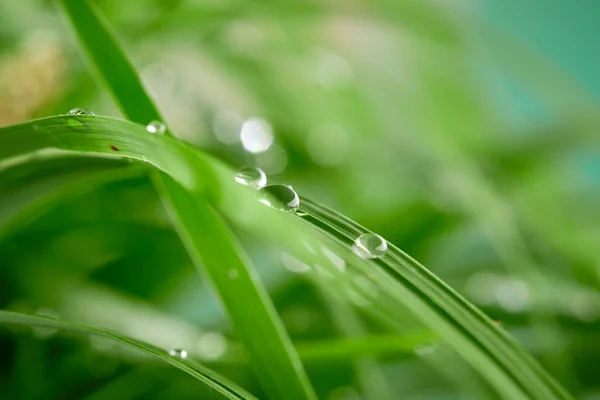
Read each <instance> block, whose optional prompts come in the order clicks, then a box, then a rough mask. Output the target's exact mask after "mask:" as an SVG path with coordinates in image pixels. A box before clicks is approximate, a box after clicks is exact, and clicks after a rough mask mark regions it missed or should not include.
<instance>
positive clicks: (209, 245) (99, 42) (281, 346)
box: [61, 0, 315, 400]
mask: <svg viewBox="0 0 600 400" xmlns="http://www.w3.org/2000/svg"><path fill="white" fill-rule="evenodd" d="M61 4H62V5H63V6H64V9H65V11H66V14H67V15H68V17H69V20H70V22H71V24H72V25H73V27H74V29H75V32H76V33H77V36H78V38H79V40H80V41H81V43H82V45H83V48H84V49H85V51H86V52H87V54H88V56H89V57H90V59H91V60H92V63H93V64H94V65H95V67H96V68H97V70H98V72H99V74H100V76H101V77H102V78H103V79H104V81H105V82H106V84H107V86H108V88H109V89H110V90H111V91H112V94H113V97H114V98H115V100H116V102H117V103H118V104H119V106H120V107H121V109H122V111H123V112H124V114H125V115H126V116H128V117H129V118H130V119H131V120H132V121H134V122H138V123H141V124H147V123H148V122H150V121H151V120H158V121H163V118H161V117H160V114H159V112H158V111H157V109H156V107H154V104H153V103H152V100H151V99H150V98H149V96H148V95H147V94H146V92H145V90H144V88H143V87H142V84H141V82H140V80H139V77H138V76H137V74H136V72H135V70H134V68H133V66H132V65H131V63H130V62H129V61H128V59H127V58H126V56H125V54H124V53H123V51H122V50H121V48H120V47H119V45H118V44H117V41H116V40H115V38H114V36H113V35H112V33H111V32H110V29H109V28H108V25H107V24H106V23H105V22H104V21H102V19H101V17H100V15H99V13H97V12H96V11H95V10H94V9H93V8H92V7H91V4H90V3H89V2H87V1H80V0H63V1H61ZM157 149H160V147H158V146H157ZM153 181H154V183H155V186H156V187H157V188H160V193H161V195H162V198H163V202H164V203H165V204H166V205H169V207H168V208H169V211H170V215H171V216H172V217H173V220H174V223H175V225H176V227H177V231H178V232H179V234H180V236H181V239H182V241H183V242H184V243H185V245H186V248H187V250H188V252H189V254H190V257H191V258H192V260H193V261H194V263H195V265H196V267H197V268H198V269H199V270H204V271H205V272H206V273H207V275H208V276H209V277H210V280H211V281H212V283H213V284H214V286H215V288H216V290H217V292H218V294H219V296H220V298H221V299H222V300H223V303H224V305H225V308H226V309H227V311H228V313H229V315H230V317H231V319H232V321H233V323H234V325H235V327H236V329H237V330H238V331H239V332H240V333H241V338H242V340H243V341H244V343H245V344H246V346H247V347H248V350H249V352H250V354H251V355H252V359H253V366H254V367H255V369H256V371H257V373H258V377H259V379H260V380H261V381H262V383H263V388H264V389H265V391H266V392H267V393H268V394H269V395H270V397H272V398H287V399H298V400H304V399H312V398H314V397H315V394H314V392H313V389H312V387H311V385H310V383H309V381H308V377H307V376H306V373H305V372H304V369H303V368H302V364H301V363H300V361H299V358H298V355H297V354H296V352H295V350H294V348H293V346H292V345H291V342H290V340H289V338H288V337H287V333H286V332H285V330H284V329H283V326H282V323H281V321H280V320H279V318H278V316H277V314H276V313H275V311H274V307H273V305H272V304H271V302H270V299H269V298H268V296H267V295H266V291H265V289H264V288H263V286H262V284H261V282H260V281H259V280H258V279H256V276H255V275H256V272H255V271H254V268H253V267H252V265H251V264H250V263H249V261H248V259H247V257H246V256H245V255H244V254H243V251H242V249H241V247H240V246H238V245H237V244H236V242H235V240H234V238H233V236H232V235H231V234H230V232H228V230H227V229H226V227H225V226H224V222H223V221H222V220H221V217H220V216H219V215H218V214H215V213H214V212H213V211H212V210H211V209H210V206H209V205H208V203H206V201H204V200H202V199H200V198H198V197H197V196H194V195H192V194H191V193H190V192H189V191H187V190H184V189H182V188H181V187H180V186H179V184H178V183H176V182H175V181H173V180H172V179H170V178H168V177H167V176H166V175H164V174H154V175H153ZM208 239H210V240H208ZM217 249H218V250H217ZM228 256H229V257H228ZM227 257H228V258H227ZM228 263H229V264H228ZM230 269H235V270H236V271H238V274H239V277H238V278H237V279H236V280H235V285H234V284H232V282H231V280H230V279H228V278H227V271H229V270H230Z"/></svg>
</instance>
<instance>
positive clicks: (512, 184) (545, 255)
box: [0, 0, 600, 400]
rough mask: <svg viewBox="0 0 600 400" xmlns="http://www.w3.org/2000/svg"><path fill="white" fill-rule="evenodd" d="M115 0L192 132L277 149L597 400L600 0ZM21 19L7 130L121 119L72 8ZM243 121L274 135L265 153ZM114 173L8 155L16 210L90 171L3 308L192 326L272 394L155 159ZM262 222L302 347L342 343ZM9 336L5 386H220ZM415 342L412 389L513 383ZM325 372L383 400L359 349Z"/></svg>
mask: <svg viewBox="0 0 600 400" xmlns="http://www.w3.org/2000/svg"><path fill="white" fill-rule="evenodd" d="M96 3H97V4H98V6H99V7H100V8H101V9H102V11H103V13H104V14H105V15H106V16H107V18H108V19H109V20H110V22H111V23H112V24H113V25H114V26H115V29H116V31H117V32H118V34H119V37H120V38H121V40H122V41H123V42H124V44H125V48H126V50H127V52H128V54H130V56H131V57H132V58H133V60H134V63H135V65H136V67H137V69H138V70H139V71H140V72H141V75H142V78H143V80H144V83H145V84H146V85H147V87H148V88H149V90H150V92H151V94H152V95H153V97H154V98H155V100H156V101H157V103H158V105H159V106H160V108H161V110H162V111H163V113H164V115H165V116H166V119H167V123H168V124H169V126H170V127H171V128H172V130H173V131H174V132H176V133H177V134H178V135H179V136H180V137H181V138H182V139H183V140H186V141H188V142H191V143H193V144H195V145H197V146H199V147H201V148H202V149H204V150H206V151H208V152H211V153H213V154H215V155H217V156H218V157H219V158H221V159H224V160H226V161H228V162H230V163H231V164H233V165H236V166H239V165H244V164H253V165H258V166H260V167H262V168H263V169H264V170H265V172H267V174H268V175H269V179H270V181H272V182H285V183H291V184H293V186H294V188H295V189H296V190H298V191H299V193H301V194H303V195H309V196H310V197H312V198H315V199H318V200H320V201H321V202H323V203H325V204H328V205H329V206H332V207H333V208H335V209H337V210H339V211H342V212H343V213H344V214H346V215H349V216H351V217H352V218H353V219H355V220H357V221H359V222H360V223H362V224H363V225H365V226H368V227H369V228H370V229H372V230H373V231H375V232H378V233H380V234H381V235H383V236H384V237H385V238H386V239H387V240H388V241H390V242H392V243H395V244H396V245H398V246H399V247H401V248H402V249H404V250H405V251H406V252H408V253H409V254H411V255H412V256H413V257H415V258H416V259H418V260H420V261H422V262H423V263H424V264H425V265H426V266H428V267H429V268H430V269H431V270H432V271H433V272H435V273H436V274H437V275H438V276H440V277H441V278H442V279H443V280H445V281H446V282H448V283H449V284H450V285H451V286H452V287H454V288H456V289H457V290H458V291H459V292H460V293H462V294H464V295H465V296H466V297H467V298H468V299H469V300H471V301H472V302H474V303H475V304H476V305H478V306H480V307H482V308H483V309H484V311H485V312H487V313H488V315H490V316H491V317H492V318H493V319H495V320H498V321H500V322H499V323H500V324H502V326H503V327H504V328H506V329H507V330H508V331H509V332H510V333H511V334H513V335H514V336H515V337H516V338H517V339H518V341H519V342H520V343H521V344H522V345H523V346H524V347H525V348H526V349H527V350H529V351H530V352H531V353H532V354H533V355H534V356H535V357H536V358H538V359H539V360H540V361H541V362H542V363H543V364H544V366H545V367H546V368H547V369H548V370H549V371H550V372H551V373H552V374H553V375H554V376H556V377H557V379H559V381H561V383H563V384H564V385H565V386H566V387H567V388H568V389H569V390H570V391H571V392H572V393H573V394H574V395H575V396H576V397H577V398H583V399H597V398H600V371H599V370H598V369H597V368H596V365H597V362H598V360H599V359H600V347H598V346H597V343H598V339H599V338H600V324H599V318H600V295H599V293H598V287H599V280H598V272H599V271H598V265H599V258H600V245H599V243H600V240H599V239H600V231H599V230H598V226H599V225H598V222H599V221H600V209H599V208H598V207H597V204H598V200H599V199H600V190H599V187H600V185H599V183H600V157H599V154H598V153H599V147H598V134H597V132H598V127H600V119H599V118H598V105H597V102H596V99H595V98H596V97H597V94H598V91H599V90H600V78H598V77H597V75H596V74H595V70H596V69H597V66H598V64H599V62H600V60H598V57H600V55H599V54H598V53H597V52H595V49H594V46H595V42H594V40H593V38H595V37H597V35H598V33H599V32H598V30H599V29H600V28H598V27H597V26H596V24H595V21H594V20H593V16H594V15H597V13H598V11H600V10H599V9H598V8H599V7H598V5H596V4H595V3H594V2H592V1H587V2H578V4H577V6H575V5H572V4H569V3H567V2H557V3H556V4H553V5H547V4H544V2H543V1H541V0H537V1H534V2H528V3H527V5H523V4H520V3H519V2H517V1H514V0H511V1H504V2H501V1H499V0H494V1H492V0H489V1H488V2H486V3H483V4H481V3H476V4H472V3H469V2H459V1H456V2H441V1H438V2H436V1H429V2H416V1H404V0H403V1H399V0H378V1H369V2H367V1H352V2H341V1H337V2H328V1H321V2H319V1H313V2H302V3H299V4H295V5H291V4H289V3H288V2H285V1H275V2H270V3H268V4H267V3H254V2H249V1H227V2H217V1H192V0H186V1H183V0H181V1H170V2H167V1H156V0H155V1H150V0H145V1H136V2H122V1H119V0H110V1H97V2H96ZM0 21H1V23H0V52H1V53H0V126H4V125H10V124H15V123H19V122H22V121H25V120H28V119H31V118H35V117H41V116H46V115H52V114H58V113H64V112H66V111H67V110H69V109H71V108H73V107H85V108H87V109H91V110H93V111H94V112H95V113H96V114H101V115H111V116H119V111H118V110H117V109H116V107H115V106H114V105H113V103H112V101H111V100H110V99H109V97H108V95H107V94H106V92H105V91H104V90H103V89H101V88H98V86H97V84H96V83H95V82H94V79H93V76H91V75H90V73H89V70H88V68H87V67H86V66H85V65H84V64H83V62H82V61H81V57H80V56H79V54H78V53H77V51H76V47H75V45H74V43H73V40H72V38H71V35H70V32H69V31H68V29H66V24H64V21H62V19H61V15H60V13H59V12H57V10H56V8H55V7H54V5H53V4H52V2H48V1H33V0H32V1H27V2H18V1H13V2H8V1H7V2H4V3H3V4H1V5H0ZM243 128H244V129H258V130H260V131H261V132H265V135H266V136H267V137H268V136H269V135H272V136H273V138H274V141H273V143H272V144H271V145H270V146H267V145H265V146H266V147H268V149H267V150H266V151H263V152H259V153H252V152H248V151H244V146H243V143H241V142H240V131H243ZM268 142H269V140H267V143H268ZM123 166H127V164H123ZM119 167H122V166H121V165H119V164H111V167H110V168H111V169H114V170H117V169H119ZM106 169H107V166H106V164H105V163H98V165H94V164H93V163H91V164H90V162H89V160H86V162H85V163H82V169H81V170H78V169H76V168H74V167H73V162H72V160H70V161H69V163H65V162H63V160H54V161H52V162H48V163H47V164H46V165H45V170H44V171H43V172H44V176H38V177H37V178H36V174H39V172H40V171H38V170H31V171H27V170H26V169H19V170H18V171H12V172H11V170H8V171H6V172H4V171H3V173H2V179H1V180H0V190H1V192H0V214H1V211H2V204H3V202H2V198H3V197H4V198H5V199H6V198H9V196H10V194H11V193H12V192H11V190H12V189H13V188H14V187H16V185H17V184H19V183H20V182H21V181H22V180H23V179H24V178H25V177H28V178H29V179H33V181H34V182H37V183H39V184H38V185H35V186H32V187H34V188H35V190H44V185H43V183H44V182H45V181H44V180H45V179H48V178H45V176H46V174H48V173H49V172H51V171H59V172H65V171H68V172H69V174H67V175H65V174H63V175H61V176H67V177H68V179H67V178H64V179H65V184H67V183H68V184H69V186H68V189H65V190H63V191H62V192H59V193H58V194H57V196H56V197H57V199H56V200H55V202H51V201H48V202H47V203H45V204H41V205H39V206H38V207H36V212H35V213H34V214H32V215H27V216H26V218H24V219H22V220H20V221H17V223H13V224H12V225H8V229H6V230H3V231H2V232H1V233H0V237H1V242H0V303H1V305H2V308H5V309H9V310H16V311H22V312H28V313H35V312H37V313H39V314H42V315H44V314H51V315H59V316H61V317H64V318H65V319H67V320H73V321H80V322H84V323H88V324H90V325H94V326H100V327H104V328H109V329H113V330H116V331H119V332H122V333H124V334H128V335H130V336H133V337H137V338H140V339H143V340H145V341H148V342H150V343H153V344H156V345H157V346H160V347H163V348H173V347H178V346H181V345H182V343H184V344H186V343H191V344H193V345H191V346H192V347H190V346H188V347H187V349H188V351H189V352H190V354H191V355H194V356H195V357H197V358H199V359H201V360H203V361H206V362H210V363H212V365H213V366H214V368H215V369H217V370H219V371H220V372H222V373H224V374H225V375H227V376H229V377H230V378H232V379H233V380H235V381H236V382H238V383H239V384H240V385H242V386H244V387H246V388H248V389H249V390H250V391H251V392H253V393H257V394H259V397H261V396H260V394H261V392H260V389H259V388H258V387H257V383H256V380H255V379H254V378H253V376H252V375H251V373H250V372H249V369H248V368H247V366H245V365H243V364H239V363H235V362H231V360H228V354H230V353H231V352H232V349H233V350H235V346H236V342H235V340H236V337H235V336H234V335H233V334H232V333H231V329H230V327H229V326H228V323H227V320H226V318H225V315H224V313H223V310H222V309H221V308H220V305H219V304H218V302H217V300H216V298H215V297H214V295H213V294H212V292H211V291H210V290H209V289H208V286H207V284H206V283H205V282H202V281H201V280H200V278H199V277H198V276H197V274H196V273H195V272H194V270H193V268H192V267H191V262H190V260H189V258H188V256H187V254H186V252H185V250H184V248H183V246H182V245H181V243H180V241H179V239H178V237H177V235H176V233H175V232H174V231H173V230H172V228H171V225H170V224H169V222H168V220H167V217H166V215H165V213H164V211H163V209H162V206H161V204H160V203H159V200H158V198H157V196H156V194H155V192H154V189H153V188H152V186H151V184H150V182H149V180H148V179H147V177H146V176H145V175H144V174H143V173H136V171H135V170H132V171H133V172H131V173H128V174H129V176H128V179H126V180H123V181H119V182H111V179H110V176H108V177H107V175H106V173H107V171H106ZM95 170H97V171H96V172H97V174H96V175H97V179H91V178H90V175H89V173H93V172H94V171H95ZM109 172H110V171H109ZM92 176H95V175H92ZM73 182H75V183H77V184H76V185H74V186H71V184H72V183H73ZM50 183H51V182H48V185H50ZM58 184H60V182H59V183H58ZM59 187H60V185H59ZM65 187H67V186H65ZM59 200H60V201H59ZM0 218H1V215H0ZM2 222H3V221H2V219H0V223H2ZM240 235H242V239H243V242H244V245H245V247H246V249H248V251H249V252H250V253H251V256H252V258H253V260H254V262H255V264H256V265H257V267H258V268H259V272H260V274H261V278H262V279H263V280H264V281H265V283H266V285H267V286H268V288H269V290H270V293H271V296H272V297H273V299H274V302H275V305H276V306H277V308H278V311H279V312H280V315H281V317H282V319H283V321H284V323H285V325H286V328H287V329H288V332H289V333H290V335H291V337H292V339H293V340H294V341H295V342H296V343H299V348H301V344H302V343H309V342H311V341H315V340H324V339H333V338H335V337H336V336H337V335H338V333H337V328H336V324H335V323H332V321H331V317H330V310H329V308H331V307H332V304H336V303H335V299H331V298H328V297H327V295H324V294H323V293H322V292H321V291H319V290H318V287H316V286H314V285H313V284H312V283H311V282H310V281H307V280H306V279H304V277H303V275H301V274H298V273H297V272H298V269H297V265H295V264H294V260H293V259H290V258H289V257H287V256H286V255H285V254H284V255H283V256H282V254H281V251H280V249H278V248H275V247H273V246H270V245H269V244H268V243H264V242H262V241H259V240H257V238H254V237H252V236H251V235H249V234H248V233H247V232H246V233H244V232H240ZM294 267H296V268H294ZM294 271H296V273H294ZM32 277H35V279H33V278H32ZM534 298H535V301H533V299H534ZM366 323H367V325H368V330H369V331H372V332H373V333H381V332H379V331H380V330H383V329H382V328H381V327H379V326H378V325H377V324H376V323H374V322H372V321H367V322H366ZM200 329H201V330H200ZM2 332H3V334H2V336H1V337H0V340H1V341H0V354H1V355H2V357H1V359H2V363H1V364H0V393H9V396H10V395H13V394H15V393H17V391H19V396H20V397H18V398H23V399H38V398H39V399H46V398H48V399H59V398H60V399H62V398H65V399H66V398H91V399H109V398H120V399H121V398H122V399H134V398H145V399H146V398H150V399H152V398H157V399H158V398H182V399H186V398H198V397H197V396H198V391H200V393H202V390H205V389H204V388H202V387H200V386H199V385H198V384H197V383H196V382H195V381H193V380H192V379H190V378H189V377H187V376H183V375H182V374H180V373H178V372H177V371H174V370H171V369H169V368H166V367H162V366H158V365H153V364H152V363H150V362H149V361H148V360H146V359H140V358H139V357H137V356H136V354H131V353H129V352H128V351H126V350H124V349H121V348H118V347H114V346H107V344H106V343H105V342H102V341H89V340H79V341H73V340H71V339H70V338H69V337H66V338H65V337H63V336H55V335H54V332H48V331H41V332H37V333H38V335H37V336H39V338H32V337H30V336H26V335H25V336H19V335H10V334H5V333H10V332H8V331H6V330H4V331H2ZM383 333H385V332H383ZM46 336H50V337H52V338H51V339H48V340H43V338H44V337H46ZM407 348H408V350H406V349H403V350H402V351H400V352H399V353H400V355H399V354H398V353H394V354H381V355H380V358H381V365H382V376H381V377H379V378H381V380H382V382H385V383H384V385H385V386H387V388H386V390H385V391H384V392H385V393H387V395H388V396H389V397H390V398H403V399H405V398H406V399H453V398H465V397H468V396H471V398H482V397H484V396H486V397H485V398H488V397H487V396H489V398H495V397H494V395H493V394H491V393H490V392H489V391H488V390H486V389H481V388H479V385H480V384H481V383H480V382H479V381H478V380H477V378H476V377H475V376H474V375H473V373H472V371H469V370H468V369H466V367H465V368H462V365H461V367H460V368H458V367H457V368H454V366H448V365H439V364H438V365H437V367H434V368H432V367H431V365H432V364H434V365H435V364H436V362H435V360H436V359H435V357H436V355H435V353H436V351H437V352H441V351H443V350H444V349H436V348H435V347H432V346H420V347H419V346H418V347H416V348H414V349H412V348H411V347H407ZM300 352H301V351H300ZM427 357H434V358H433V360H427ZM423 361H425V362H423ZM307 370H308V373H309V375H310V377H311V380H312V382H313V384H314V386H315V388H316V390H317V392H318V394H319V396H320V398H326V399H332V400H342V399H346V400H350V399H363V398H366V399H369V398H370V399H373V398H375V399H378V398H382V397H381V396H383V395H382V394H381V393H379V394H368V393H365V390H363V388H362V387H361V379H360V373H359V374H358V376H357V374H356V372H355V371H360V368H357V369H354V368H353V363H352V362H351V360H350V361H349V360H345V359H332V360H330V362H327V363H324V362H323V361H322V360H321V361H319V362H318V363H314V364H311V363H307ZM456 381H459V382H463V383H464V382H467V383H469V384H471V385H472V386H475V387H476V388H475V389H473V388H467V389H465V388H464V385H457V384H456ZM469 384H468V385H467V387H468V386H469ZM382 386H383V384H382ZM206 390H207V389H206ZM465 390H466V391H465ZM483 393H485V395H483ZM115 396H117V397H115ZM201 396H203V397H201V398H212V396H213V394H211V393H209V392H208V390H207V391H206V393H203V394H201ZM9 398H10V397H9ZM215 398H217V397H216V395H215Z"/></svg>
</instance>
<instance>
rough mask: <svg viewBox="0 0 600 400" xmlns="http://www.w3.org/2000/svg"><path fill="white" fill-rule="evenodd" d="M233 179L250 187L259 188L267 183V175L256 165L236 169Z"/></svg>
mask: <svg viewBox="0 0 600 400" xmlns="http://www.w3.org/2000/svg"><path fill="white" fill-rule="evenodd" d="M235 181H236V182H238V183H241V184H242V185H246V186H249V187H251V188H252V189H260V188H262V187H263V186H265V185H266V184H267V175H265V173H264V171H263V170H262V169H260V168H258V167H242V168H240V169H238V170H237V172H236V174H235Z"/></svg>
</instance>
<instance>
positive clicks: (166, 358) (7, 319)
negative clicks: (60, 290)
mask: <svg viewBox="0 0 600 400" xmlns="http://www.w3.org/2000/svg"><path fill="white" fill-rule="evenodd" d="M0 324H2V325H15V326H27V327H43V328H55V329H60V330H66V331H70V332H79V333H84V334H92V335H97V336H102V337H104V338H107V339H110V340H113V341H115V342H117V343H119V344H122V345H125V346H127V347H130V348H134V349H137V350H140V351H142V352H144V353H146V354H148V355H150V356H152V357H155V358H157V359H159V360H161V361H163V362H165V363H168V364H170V365H172V366H174V367H175V368H177V369H179V370H181V371H183V372H185V373H187V374H188V375H191V376H193V377H194V378H196V379H198V380H199V381H201V382H203V383H204V384H206V385H208V386H209V387H210V388H212V389H214V390H215V391H217V392H218V393H220V394H222V395H223V396H225V398H228V399H234V400H239V399H248V400H253V399H256V397H254V396H252V395H251V394H250V393H248V392H246V391H245V390H244V389H242V388H240V387H239V386H237V385H236V384H235V383H233V382H231V381H229V380H228V379H227V378H225V377H223V376H221V375H219V374H217V373H216V372H213V371H212V370H210V369H208V368H206V367H204V366H202V365H200V364H197V363H195V362H193V361H191V360H187V359H184V358H181V357H176V356H172V355H170V354H169V353H168V352H166V351H165V350H162V349H159V348H157V347H154V346H152V345H150V344H147V343H144V342H141V341H139V340H136V339H132V338H129V337H126V336H122V335H119V334H116V333H112V332H108V331H104V330H102V329H98V328H93V327H90V326H86V325H82V324H77V323H74V322H69V321H63V320H59V319H53V318H47V317H42V316H37V315H28V314H22V313H16V312H11V311H1V310H0Z"/></svg>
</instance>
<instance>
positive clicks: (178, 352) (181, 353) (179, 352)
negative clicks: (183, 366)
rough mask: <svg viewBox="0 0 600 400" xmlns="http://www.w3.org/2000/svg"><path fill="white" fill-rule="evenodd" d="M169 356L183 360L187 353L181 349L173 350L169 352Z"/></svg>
mask: <svg viewBox="0 0 600 400" xmlns="http://www.w3.org/2000/svg"><path fill="white" fill-rule="evenodd" d="M169 355H170V356H173V357H179V358H181V359H184V360H185V359H186V358H187V351H185V350H181V349H173V350H169Z"/></svg>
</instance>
